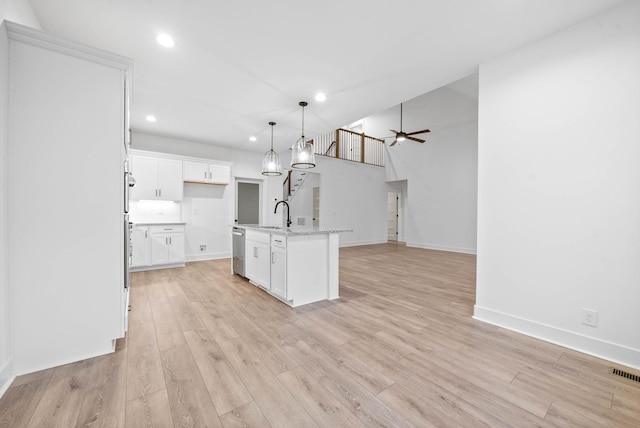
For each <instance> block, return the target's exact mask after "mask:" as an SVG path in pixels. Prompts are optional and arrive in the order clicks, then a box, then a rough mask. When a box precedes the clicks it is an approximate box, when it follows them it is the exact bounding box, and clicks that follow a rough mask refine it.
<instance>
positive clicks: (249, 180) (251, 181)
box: [233, 177, 264, 224]
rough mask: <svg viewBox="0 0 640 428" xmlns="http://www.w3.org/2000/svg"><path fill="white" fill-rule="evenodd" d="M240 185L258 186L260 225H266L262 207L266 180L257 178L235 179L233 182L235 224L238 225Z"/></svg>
mask: <svg viewBox="0 0 640 428" xmlns="http://www.w3.org/2000/svg"><path fill="white" fill-rule="evenodd" d="M238 183H249V184H257V185H258V223H260V224H262V223H264V210H263V207H262V204H263V195H262V189H263V184H264V180H260V179H256V178H245V177H235V180H234V182H233V187H234V189H233V224H238V189H239V187H240V186H238Z"/></svg>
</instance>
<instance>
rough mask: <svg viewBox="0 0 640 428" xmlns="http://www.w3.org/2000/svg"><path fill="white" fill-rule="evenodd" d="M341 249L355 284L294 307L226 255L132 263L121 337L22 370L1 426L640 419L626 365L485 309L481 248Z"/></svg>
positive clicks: (599, 422)
mask: <svg viewBox="0 0 640 428" xmlns="http://www.w3.org/2000/svg"><path fill="white" fill-rule="evenodd" d="M340 263H341V265H340V294H341V298H340V299H338V300H336V301H332V302H321V303H317V304H312V305H306V306H302V307H299V308H296V309H292V308H289V307H288V306H286V305H284V304H282V303H281V302H279V301H277V300H275V299H274V298H272V297H270V296H269V295H267V294H266V293H264V292H263V291H261V290H259V289H258V288H256V287H254V286H253V285H251V284H249V283H248V282H247V281H245V280H243V279H241V278H239V277H237V276H233V275H231V274H230V273H229V260H228V259H227V260H217V261H205V262H196V263H189V264H188V265H187V266H186V267H185V268H177V269H166V270H159V271H150V272H140V273H134V274H133V277H132V288H131V306H132V311H131V313H130V327H129V332H128V334H127V337H126V338H125V339H122V340H120V341H119V343H118V348H117V351H116V352H115V353H114V354H111V355H105V356H102V357H99V358H93V359H90V360H86V361H81V362H78V363H74V364H69V365H66V366H62V367H57V368H54V369H49V370H45V371H42V372H38V373H33V374H29V375H26V376H21V377H19V378H17V379H16V380H15V382H14V383H13V385H12V386H11V387H10V388H9V390H8V391H7V392H6V394H5V395H4V397H3V398H2V399H1V400H0V427H11V428H17V427H38V428H40V427H73V426H91V427H132V428H138V427H225V428H230V427H270V426H271V427H278V428H279V427H316V426H319V427H431V426H438V427H442V426H452V427H476V426H489V427H500V426H509V427H513V426H518V427H520V426H541V427H545V426H579V427H605V426H608V427H638V426H640V384H638V383H634V382H632V381H629V380H626V379H623V378H619V377H615V376H613V375H610V374H609V373H608V367H609V366H611V365H612V364H610V363H608V362H606V361H603V360H599V359H597V358H593V357H590V356H587V355H584V354H580V353H578V352H574V351H571V350H568V349H564V348H561V347H559V346H555V345H551V344H549V343H546V342H542V341H539V340H536V339H532V338H530V337H526V336H522V335H519V334H517V333H514V332H511V331H507V330H503V329H500V328H497V327H495V326H491V325H488V324H483V323H481V322H477V321H474V320H473V319H472V318H471V315H472V308H473V304H474V301H475V257H474V256H471V255H465V254H455V253H447V252H440V251H431V250H424V249H415V248H407V247H405V246H403V245H401V244H395V243H393V244H386V245H371V246H363V247H352V248H343V249H341V250H340Z"/></svg>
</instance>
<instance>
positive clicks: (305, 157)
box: [291, 101, 316, 169]
mask: <svg viewBox="0 0 640 428" xmlns="http://www.w3.org/2000/svg"><path fill="white" fill-rule="evenodd" d="M298 105H299V106H300V107H302V136H301V137H300V138H299V139H298V141H296V143H295V144H294V145H293V147H291V167H292V168H300V169H304V168H314V167H315V166H316V158H315V156H314V154H313V144H311V143H309V142H307V141H306V140H305V138H304V108H305V107H306V106H307V102H306V101H300V102H299V103H298Z"/></svg>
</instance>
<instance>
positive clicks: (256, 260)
mask: <svg viewBox="0 0 640 428" xmlns="http://www.w3.org/2000/svg"><path fill="white" fill-rule="evenodd" d="M245 236H246V238H245V276H246V277H247V278H248V279H249V280H250V281H251V282H253V283H254V284H256V285H259V286H260V287H262V288H266V289H267V290H270V289H271V266H270V264H271V260H270V259H271V257H270V254H271V248H270V245H271V244H270V243H271V235H270V234H268V233H261V232H255V231H252V230H247V232H246V235H245Z"/></svg>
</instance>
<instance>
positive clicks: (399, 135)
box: [387, 103, 431, 147]
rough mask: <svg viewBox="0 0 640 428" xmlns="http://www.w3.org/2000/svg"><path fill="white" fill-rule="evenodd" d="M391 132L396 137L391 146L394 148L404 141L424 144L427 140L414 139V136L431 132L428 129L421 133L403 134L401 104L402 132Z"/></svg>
mask: <svg viewBox="0 0 640 428" xmlns="http://www.w3.org/2000/svg"><path fill="white" fill-rule="evenodd" d="M390 131H391V132H393V133H394V134H396V135H395V138H394V140H393V143H391V145H390V146H389V147H393V146H395V145H396V144H397V143H398V142H399V141H404V140H411V141H417V142H418V143H424V141H425V140H422V139H420V138H416V137H412V135H417V134H426V133H427V132H431V131H430V130H428V129H423V130H421V131H413V132H403V131H402V103H400V131H396V130H395V129H390ZM387 138H391V137H387Z"/></svg>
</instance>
